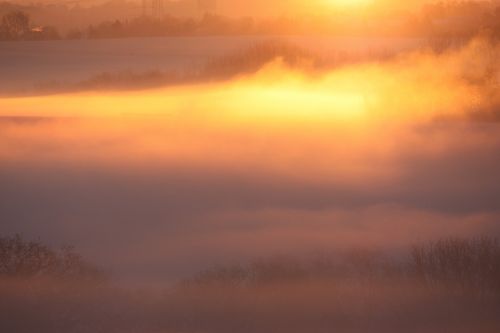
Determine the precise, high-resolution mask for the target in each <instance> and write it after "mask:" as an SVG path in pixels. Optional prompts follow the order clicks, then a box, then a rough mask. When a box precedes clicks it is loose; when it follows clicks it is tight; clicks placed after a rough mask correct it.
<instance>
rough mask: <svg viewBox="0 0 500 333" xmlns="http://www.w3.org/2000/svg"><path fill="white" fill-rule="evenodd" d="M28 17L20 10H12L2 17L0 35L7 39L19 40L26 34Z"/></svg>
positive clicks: (28, 27) (28, 22) (28, 29)
mask: <svg viewBox="0 0 500 333" xmlns="http://www.w3.org/2000/svg"><path fill="white" fill-rule="evenodd" d="M29 31H30V18H29V16H28V15H27V14H26V13H24V12H22V11H13V12H10V13H7V14H5V15H4V16H3V17H2V22H1V24H0V37H3V39H7V40H19V39H23V38H24V37H25V36H27V35H28V33H29Z"/></svg>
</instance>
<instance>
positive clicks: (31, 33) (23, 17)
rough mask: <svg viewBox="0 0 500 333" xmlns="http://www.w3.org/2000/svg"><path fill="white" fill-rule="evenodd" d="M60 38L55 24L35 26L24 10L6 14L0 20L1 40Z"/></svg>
mask: <svg viewBox="0 0 500 333" xmlns="http://www.w3.org/2000/svg"><path fill="white" fill-rule="evenodd" d="M53 39H60V35H59V32H58V31H57V29H56V28H55V27H53V26H33V24H32V23H31V21H30V17H29V16H28V15H27V14H26V13H24V12H22V11H12V12H9V13H7V14H5V15H4V16H3V17H2V19H1V22H0V40H7V41H9V40H11V41H16V40H53Z"/></svg>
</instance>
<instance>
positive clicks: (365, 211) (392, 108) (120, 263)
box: [0, 39, 500, 284]
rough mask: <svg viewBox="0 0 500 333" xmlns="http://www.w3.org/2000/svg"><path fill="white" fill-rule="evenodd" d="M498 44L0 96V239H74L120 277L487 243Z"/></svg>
mask: <svg viewBox="0 0 500 333" xmlns="http://www.w3.org/2000/svg"><path fill="white" fill-rule="evenodd" d="M498 52H499V49H498V46H497V44H495V43H493V42H489V41H487V40H482V39H478V40H474V41H472V42H470V43H469V44H468V45H466V46H464V47H462V48H458V49H451V50H449V51H446V52H444V53H435V52H432V51H429V50H423V51H412V52H409V53H405V54H400V55H399V56H397V57H396V58H393V59H389V60H386V61H380V62H369V61H368V62H361V63H354V64H347V65H343V66H340V67H334V68H331V69H324V68H322V69H318V68H315V67H314V66H312V67H311V65H310V64H309V63H308V62H307V61H304V62H298V63H297V64H295V65H293V67H290V66H289V65H287V64H286V63H285V62H284V61H283V60H280V58H276V59H274V60H272V61H271V62H269V63H267V64H265V65H264V66H262V67H261V68H260V69H259V70H257V72H255V73H245V74H241V75H236V76H235V77H234V78H232V79H229V80H222V81H218V82H212V83H207V82H204V81H201V82H198V83H189V84H183V85H179V86H176V85H173V86H172V85H170V86H168V87H157V88H149V89H145V90H133V91H130V90H127V91H120V90H114V91H113V90H112V91H105V92H102V91H97V90H95V91H86V92H72V93H62V94H57V93H56V94H50V95H44V96H18V97H4V98H2V99H1V100H0V110H1V111H0V112H1V114H2V118H1V122H0V128H1V131H0V138H1V139H0V159H1V161H2V163H1V167H0V177H1V179H2V180H1V182H2V187H1V189H0V197H1V200H0V202H1V204H0V205H1V210H2V219H3V221H4V222H3V223H2V226H1V232H2V233H3V234H15V233H21V234H23V235H26V236H28V237H34V238H37V237H40V238H41V239H43V240H45V241H46V242H49V243H50V244H54V245H60V244H72V245H75V246H76V247H77V249H79V251H80V252H81V253H83V254H85V255H86V256H87V257H88V258H89V259H91V260H92V261H93V262H96V263H99V264H100V265H102V266H103V267H109V268H110V271H112V272H114V273H115V274H116V275H117V277H118V278H119V279H121V280H123V281H128V283H132V284H144V283H148V284H149V283H152V284H157V283H162V282H164V281H175V280H176V279H178V278H179V277H183V276H189V275H190V274H192V273H194V272H196V271H197V270H199V269H202V268H206V267H210V266H211V265H212V264H214V263H224V262H231V261H238V260H245V258H246V260H250V259H252V258H256V257H260V256H266V255H274V254H304V253H314V252H322V251H326V252H331V251H338V250H341V249H345V248H349V247H353V246H354V247H355V246H363V247H374V248H378V249H381V250H383V251H388V250H398V249H402V248H405V247H406V246H408V245H410V244H411V243H412V242H413V241H415V240H422V241H424V240H431V239H437V238H440V237H448V236H474V235H477V236H480V235H484V234H488V235H495V234H498V232H499V231H500V230H499V229H498V225H497V223H496V221H498V215H499V212H498V207H499V206H498V204H499V202H498V198H499V197H500V193H499V189H500V186H499V185H500V178H499V175H498V172H497V170H498V168H499V166H500V165H499V164H500V160H499V158H498V157H497V155H498V154H496V152H497V151H498V149H499V148H500V147H499V146H500V136H499V131H498V119H499V118H498V115H499V113H498V105H499V101H498V100H497V99H496V97H495V96H497V95H498V94H497V92H498V82H499V81H498V80H499V73H498V69H497V67H496V66H494V64H495V62H496V59H497V57H498ZM477 54H481V57H478V56H477ZM305 60H307V59H305ZM398 251H399V250H398Z"/></svg>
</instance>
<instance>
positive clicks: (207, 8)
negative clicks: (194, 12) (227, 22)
mask: <svg viewBox="0 0 500 333" xmlns="http://www.w3.org/2000/svg"><path fill="white" fill-rule="evenodd" d="M198 9H199V11H200V12H203V13H214V12H215V11H216V10H217V0H198Z"/></svg>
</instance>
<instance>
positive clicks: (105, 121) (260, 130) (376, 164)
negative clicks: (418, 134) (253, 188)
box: [0, 51, 480, 183]
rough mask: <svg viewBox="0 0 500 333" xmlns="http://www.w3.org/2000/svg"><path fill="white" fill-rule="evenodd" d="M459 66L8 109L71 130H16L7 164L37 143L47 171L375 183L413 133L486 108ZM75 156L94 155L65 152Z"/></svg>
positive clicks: (11, 102)
mask: <svg viewBox="0 0 500 333" xmlns="http://www.w3.org/2000/svg"><path fill="white" fill-rule="evenodd" d="M462 52H465V51H462ZM460 57H461V56H460V53H458V54H451V55H446V56H443V57H441V58H435V57H430V56H428V55H425V54H424V55H418V54H415V55H411V56H408V57H406V58H404V59H401V60H399V61H398V62H391V63H387V64H370V63H367V64H360V65H353V66H348V67H344V68H339V69H334V70H330V71H326V72H321V73H317V72H315V71H309V70H292V69H290V68H287V67H286V66H284V65H283V64H282V63H281V62H280V61H275V62H273V63H270V64H268V65H267V66H265V67H264V68H262V69H261V70H260V71H259V72H258V73H256V74H254V75H250V76H247V77H241V78H239V79H235V80H232V81H229V82H221V83H217V84H214V83H212V84H209V85H205V84H199V85H187V86H177V87H170V88H161V89H154V90H145V91H135V92H125V93H124V92H113V93H111V92H108V93H98V92H95V93H77V94H64V95H55V96H41V97H22V98H6V99H2V100H1V101H0V110H1V113H2V115H3V116H15V117H23V116H31V117H42V118H43V117H45V118H47V117H48V118H51V117H55V119H60V120H61V119H67V121H69V123H70V124H72V125H71V126H68V127H67V126H66V125H65V123H64V122H61V121H60V120H59V121H53V122H47V123H46V124H45V123H41V124H40V125H39V126H35V127H34V128H33V127H23V126H20V127H16V126H10V127H9V126H7V127H6V128H4V130H3V136H4V137H5V138H6V139H7V140H3V141H2V144H1V145H0V157H1V158H2V159H3V160H9V159H13V160H16V159H24V158H26V157H27V156H25V155H24V152H23V150H22V149H20V148H19V147H23V146H24V145H28V146H30V142H31V144H33V145H35V146H36V145H40V146H41V147H50V146H53V148H54V149H55V151H54V152H53V154H54V155H51V154H49V153H43V150H41V151H35V152H34V154H42V155H43V158H44V159H49V160H50V159H52V158H57V159H64V160H68V161H80V163H81V162H85V163H90V164H93V163H111V164H115V163H121V162H120V161H123V160H126V161H128V162H130V163H136V162H137V163H140V164H144V165H147V164H148V163H150V161H152V160H154V161H155V164H158V163H160V164H161V163H167V164H182V165H186V166H189V165H197V166H200V165H205V166H210V167H214V168H221V167H222V168H248V167H251V168H252V169H253V170H260V171H261V172H270V173H279V174H288V175H290V176H293V177H299V178H314V179H316V180H318V181H322V182H325V181H328V179H333V178H332V177H334V178H339V179H343V180H344V181H356V182H361V181H362V182H365V183H366V182H378V181H380V180H383V179H386V178H387V177H395V176H396V175H397V171H395V170H394V169H393V168H392V166H391V163H392V160H393V159H394V158H395V157H397V156H398V153H399V149H401V146H404V145H405V142H410V143H411V142H414V140H415V138H414V137H413V136H414V135H413V134H412V130H411V128H412V127H414V126H417V125H419V124H425V123H426V122H429V121H432V119H434V118H436V117H442V116H448V117H449V116H453V117H460V116H462V115H463V114H464V112H466V111H467V110H470V109H471V108H473V107H474V106H475V105H477V103H479V102H480V96H479V95H478V92H477V90H476V88H474V87H473V86H469V85H468V84H466V83H464V82H463V81H461V80H460V78H459V76H458V74H457V73H456V71H455V68H456V67H457V62H459V59H460ZM433 140H434V141H433V142H432V145H427V144H424V145H423V146H422V147H421V148H422V149H424V151H426V153H432V152H438V151H440V150H441V149H443V147H445V146H446V140H447V139H445V138H442V139H440V138H433ZM440 140H445V141H444V142H443V143H442V144H438V143H439V142H440ZM121 141H124V142H125V143H123V144H117V143H118V142H121ZM100 142H107V143H109V144H105V145H103V144H99V143H100ZM73 144H88V145H89V146H88V147H89V149H82V150H77V151H74V150H72V149H66V148H65V147H71V146H72V145H73Z"/></svg>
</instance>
